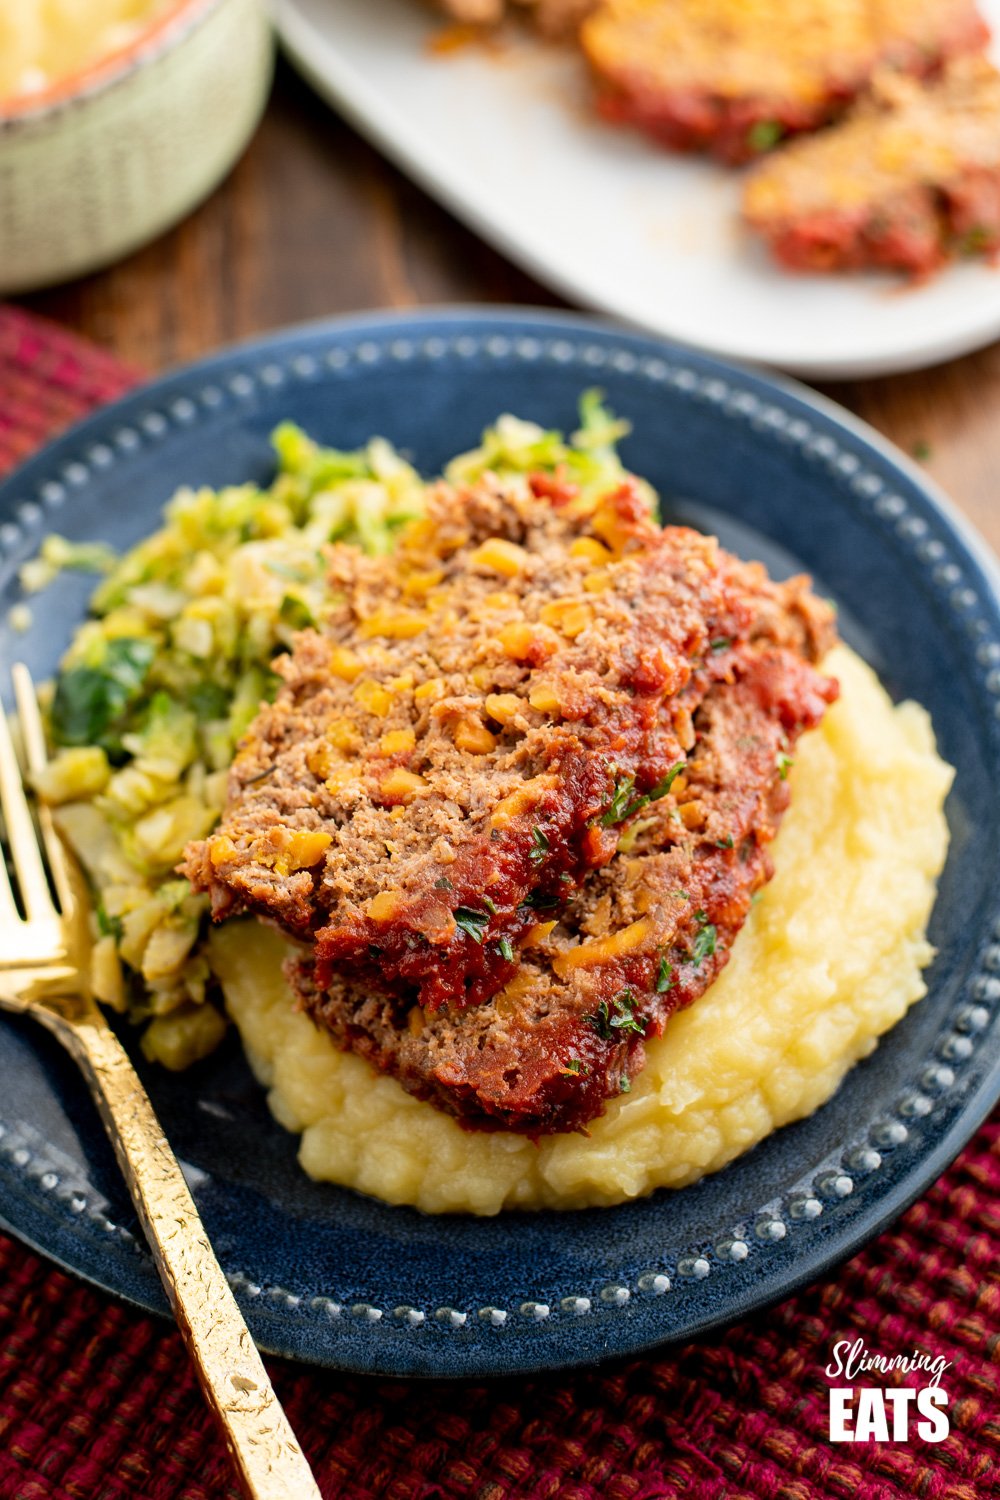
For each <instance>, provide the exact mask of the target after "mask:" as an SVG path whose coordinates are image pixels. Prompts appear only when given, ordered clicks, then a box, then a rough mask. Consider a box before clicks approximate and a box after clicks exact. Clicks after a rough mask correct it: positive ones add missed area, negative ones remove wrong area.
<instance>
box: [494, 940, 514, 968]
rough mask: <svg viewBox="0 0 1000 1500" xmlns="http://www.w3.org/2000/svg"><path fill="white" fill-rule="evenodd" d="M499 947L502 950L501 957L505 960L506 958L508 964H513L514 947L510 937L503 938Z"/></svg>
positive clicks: (498, 944)
mask: <svg viewBox="0 0 1000 1500" xmlns="http://www.w3.org/2000/svg"><path fill="white" fill-rule="evenodd" d="M497 947H498V948H499V949H500V953H501V956H502V957H503V958H505V959H506V960H507V962H508V963H513V961H514V946H513V944H512V943H511V940H510V938H509V937H502V938H501V939H500V941H499V942H498V943H497Z"/></svg>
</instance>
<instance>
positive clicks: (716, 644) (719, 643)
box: [709, 635, 733, 651]
mask: <svg viewBox="0 0 1000 1500" xmlns="http://www.w3.org/2000/svg"><path fill="white" fill-rule="evenodd" d="M732 644H733V642H732V639H731V638H730V637H729V636H728V635H717V636H716V637H715V640H714V641H711V642H710V644H709V650H710V651H728V650H729V648H730V646H731V645H732Z"/></svg>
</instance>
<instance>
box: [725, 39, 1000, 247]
mask: <svg viewBox="0 0 1000 1500" xmlns="http://www.w3.org/2000/svg"><path fill="white" fill-rule="evenodd" d="M743 208H744V214H745V217H746V219H747V222H748V223H749V224H750V226H751V227H752V228H753V229H755V230H756V231H757V232H758V233H760V234H762V235H763V236H764V238H765V239H766V240H767V242H768V244H769V246H770V248H771V251H772V253H773V254H774V255H775V256H776V258H777V259H778V260H780V261H781V262H782V263H783V264H784V265H787V266H790V267H791V268H792V269H795V270H809V271H836V270H856V269H858V268H861V267H865V266H885V267H890V268H892V269H897V270H903V271H908V272H910V273H911V274H913V275H914V276H925V275H927V274H928V272H930V271H933V270H935V269H936V268H937V267H938V266H940V265H941V264H943V263H944V262H945V261H946V260H947V259H949V258H951V257H954V256H957V255H972V254H989V253H992V252H995V251H996V250H997V249H1000V75H998V73H997V71H996V69H995V68H993V67H992V66H991V65H990V64H989V63H988V62H987V61H986V59H985V58H979V57H975V58H960V59H957V60H956V61H955V62H953V63H952V64H951V65H950V66H949V67H948V69H947V70H946V71H945V73H944V75H943V77H942V78H941V79H940V80H938V81H936V82H934V83H930V84H923V85H921V84H918V83H915V82H913V81H912V80H910V79H904V78H898V77H885V78H882V79H880V80H879V83H878V87H877V88H876V90H875V91H874V92H873V95H872V97H871V98H870V99H868V100H866V101H865V102H864V103H863V104H862V105H860V106H859V107H858V108H857V109H856V110H855V111H854V112H853V113H852V114H851V115H850V116H849V117H848V118H847V119H846V120H844V121H842V122H841V123H840V124H838V125H836V126H834V127H832V128H831V129H830V130H827V131H824V132H823V133H822V134H821V135H818V136H816V137H815V138H813V139H810V140H803V141H796V142H793V143H792V145H790V146H789V147H788V148H787V149H786V150H784V151H781V152H778V153H776V154H775V155H774V156H773V157H771V158H770V159H769V160H768V161H766V162H762V163H760V165H759V166H758V167H756V168H755V170H754V171H753V173H752V174H751V176H750V178H749V181H748V182H747V185H746V189H745V192H744V198H743Z"/></svg>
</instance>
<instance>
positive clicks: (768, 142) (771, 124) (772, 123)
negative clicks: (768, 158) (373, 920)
mask: <svg viewBox="0 0 1000 1500" xmlns="http://www.w3.org/2000/svg"><path fill="white" fill-rule="evenodd" d="M784 133H785V127H784V125H782V123H781V121H780V120H758V121H757V122H756V124H754V125H751V126H750V129H749V130H748V131H747V145H748V146H749V147H750V150H751V151H770V150H771V149H772V148H773V147H774V146H776V145H777V144H778V142H779V141H780V140H781V137H782V136H783V135H784Z"/></svg>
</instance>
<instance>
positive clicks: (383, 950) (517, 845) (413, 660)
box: [186, 479, 775, 1008]
mask: <svg viewBox="0 0 1000 1500" xmlns="http://www.w3.org/2000/svg"><path fill="white" fill-rule="evenodd" d="M536 489H540V490H542V493H540V494H536V493H535V490H536ZM332 573H333V581H334V584H335V587H336V588H337V589H338V590H339V591H341V593H342V597H343V602H342V603H341V604H340V605H339V607H337V608H336V609H335V611H334V613H333V615H332V617H331V618H330V620H329V623H328V625H327V628H326V629H325V631H324V632H323V633H322V634H320V633H318V632H304V633H303V634H302V635H300V636H299V637H298V638H297V644H296V647H295V649H294V651H293V652H292V654H291V655H290V656H288V657H285V658H282V659H280V660H279V663H278V666H279V670H280V671H281V672H282V675H283V676H284V679H285V681H284V686H283V688H282V689H281V691H280V692H279V695H278V697H277V699H276V701H275V703H274V704H273V705H270V706H266V707H264V708H263V709H262V711H261V713H260V715H259V716H258V718H257V720H256V721H255V723H254V725H253V726H251V730H250V733H249V735H248V738H247V740H246V742H245V743H244V745H243V747H242V749H241V751H240V754H239V755H238V757H237V760H236V762H235V765H234V768H233V772H232V778H231V786H230V797H229V805H228V807H227V810H226V813H225V815H224V817H223V820H222V823H221V826H220V828H219V830H218V831H217V832H216V833H215V834H213V835H212V836H211V837H210V838H209V839H208V840H206V841H203V842H202V843H200V844H197V845H194V846H192V848H191V849H190V850H189V853H188V858H187V864H186V873H188V875H189V876H190V878H191V879H192V880H193V881H194V883H195V884H196V886H198V887H199V888H201V889H206V890H209V891H210V892H211V894H212V898H213V908H214V911H215V913H216V915H217V916H220V917H221V916H224V915H226V914H227V913H228V912H230V911H232V910H233V909H235V908H239V907H245V908H248V909H250V910H255V911H258V912H260V913H262V914H264V915H268V916H271V917H273V918H275V919H277V920H278V921H279V922H280V923H281V924H282V925H283V926H284V927H285V928H286V929H288V930H289V931H290V932H292V933H293V934H296V935H298V936H300V937H304V938H310V939H314V941H315V951H316V957H317V959H318V962H319V966H320V968H319V972H320V981H321V983H325V982H326V978H327V977H329V975H330V974H331V973H332V971H333V969H334V968H336V969H337V970H338V971H339V972H344V973H351V974H352V975H353V976H354V977H355V978H357V979H359V980H364V981H367V982H369V983H371V984H372V985H375V986H377V987H378V988H379V990H380V991H382V992H383V993H387V992H398V993H404V994H406V995H407V996H409V997H410V998H412V999H416V1000H419V1002H420V1003H421V1004H422V1005H423V1006H425V1007H429V1008H434V1007H435V1006H438V1005H441V1004H444V1003H452V1004H455V1003H458V1004H461V1003H468V1004H473V1003H478V1002H479V1001H481V1000H483V999H485V998H488V997H489V996H490V995H492V994H494V993H496V991H498V990H499V989H500V988H502V987H503V985H504V984H505V983H507V982H508V981H509V980H510V979H511V978H512V977H513V975H514V973H515V972H516V969H517V965H518V957H519V950H520V948H521V945H522V944H523V943H525V942H526V941H528V940H529V939H530V935H531V932H532V929H533V928H534V926H535V925H536V921H535V915H534V912H533V908H532V906H531V904H530V903H531V902H532V901H534V902H542V903H551V902H553V901H561V900H562V899H564V898H565V896H566V895H567V894H568V892H569V891H570V890H571V889H572V888H573V887H574V886H575V885H576V884H577V883H578V882H579V881H580V880H581V879H582V878H583V876H584V875H585V874H586V872H587V871H588V870H590V869H594V868H597V867H599V866H600V865H602V864H604V863H606V862H607V860H609V859H610V858H611V856H612V855H613V854H614V852H615V849H616V846H617V842H618V837H619V833H620V831H621V825H622V824H623V823H625V822H626V821H627V820H628V819H629V818H630V817H634V816H635V815H636V814H637V813H638V811H639V810H640V807H641V806H642V804H643V803H644V802H645V801H646V799H648V798H649V797H651V796H652V797H655V796H656V795H657V794H659V793H662V792H663V791H665V790H666V787H667V785H668V783H669V778H670V776H671V774H672V773H673V772H674V771H675V768H676V767H678V766H679V765H680V764H682V763H683V761H684V757H685V753H686V751H687V750H688V749H689V748H690V747H691V745H692V743H693V733H694V732H693V726H692V716H693V713H694V711H695V709H696V708H697V705H698V703H699V702H700V701H701V698H702V697H703V696H704V694H705V692H706V691H707V689H708V687H709V685H710V683H711V681H712V680H716V679H720V678H723V677H725V676H726V674H727V673H728V671H729V660H730V657H731V655H732V652H733V650H734V649H735V646H736V644H737V643H738V642H739V641H740V640H742V639H745V638H746V636H747V635H748V633H749V632H750V630H751V629H752V628H753V625H754V622H755V620H757V619H758V618H759V616H760V612H761V610H762V609H764V608H766V607H772V608H773V607H775V606H774V603H773V600H772V602H771V604H770V605H767V604H765V602H764V601H765V600H767V599H768V598H769V597H770V596H769V594H768V588H767V585H766V583H765V581H764V580H763V577H762V575H757V574H753V575H751V574H748V573H747V572H746V570H743V569H741V566H740V565H739V564H737V563H736V562H735V560H733V559H729V558H728V557H727V556H726V554H725V553H723V552H722V551H721V550H720V549H719V547H718V544H717V543H716V542H715V540H714V539H712V538H708V537H704V536H701V535H699V534H697V533H695V532H692V531H689V530H687V529H686V528H679V527H668V528H665V529H661V528H660V527H659V526H658V525H657V524H656V523H655V522H654V521H653V519H652V518H651V517H650V515H649V513H648V508H647V506H646V504H645V502H644V500H643V499H642V498H641V497H640V494H639V492H638V491H637V489H636V488H635V487H634V486H633V485H632V484H630V483H627V484H625V485H623V486H622V487H621V488H620V489H619V490H618V491H617V492H616V493H615V494H614V495H612V496H610V497H608V498H606V499H605V500H604V501H603V502H602V504H601V505H600V507H599V508H598V509H597V510H596V511H594V512H593V513H590V514H587V513H581V511H580V502H579V501H578V500H577V499H575V498H574V496H573V494H572V493H571V492H570V491H569V490H563V489H561V488H560V487H559V486H558V485H556V486H553V485H552V484H551V482H550V481H546V482H545V483H541V482H536V483H535V485H534V487H533V486H532V483H530V482H528V481H524V480H511V481H504V482H503V483H500V482H498V481H496V480H493V479H487V480H485V481H483V482H481V483H479V484H478V485H476V486H474V487H472V488H468V489H454V488H452V487H450V486H447V485H442V486H440V487H438V488H437V489H436V490H435V491H434V492H433V493H432V495H431V496H430V498H429V509H428V515H427V518H426V519H425V520H424V521H421V522H418V523H416V524H415V525H413V526H412V527H411V528H410V529H409V530H408V531H407V532H406V533H405V534H404V535H403V536H402V537H401V540H400V544H399V547H398V549H397V551H396V552H395V553H394V554H393V556H392V557H390V558H381V559H371V558H365V557H363V556H362V555H361V554H360V553H358V552H357V551H356V550H355V549H353V548H346V547H342V548H339V549H335V551H334V556H333V564H332ZM756 595H760V596H761V598H760V602H757V603H756V604H755V599H756Z"/></svg>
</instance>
